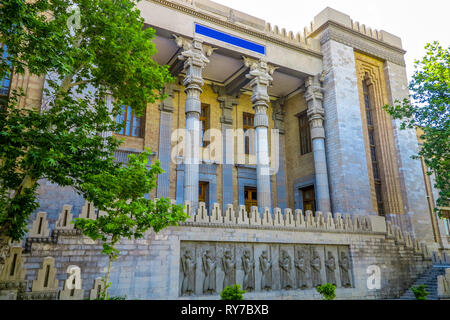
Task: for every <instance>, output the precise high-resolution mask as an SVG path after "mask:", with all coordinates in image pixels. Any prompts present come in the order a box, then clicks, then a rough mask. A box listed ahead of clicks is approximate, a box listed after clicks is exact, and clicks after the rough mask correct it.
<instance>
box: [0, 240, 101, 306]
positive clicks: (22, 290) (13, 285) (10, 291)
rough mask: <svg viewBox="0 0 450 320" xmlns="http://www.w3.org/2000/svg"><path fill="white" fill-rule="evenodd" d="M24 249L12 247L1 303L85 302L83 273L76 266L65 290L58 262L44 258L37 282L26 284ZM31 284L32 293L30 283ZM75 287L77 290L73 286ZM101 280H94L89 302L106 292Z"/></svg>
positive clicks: (1, 281)
mask: <svg viewBox="0 0 450 320" xmlns="http://www.w3.org/2000/svg"><path fill="white" fill-rule="evenodd" d="M22 253H23V248H22V247H11V248H10V252H9V256H8V259H7V260H6V262H5V267H4V269H3V271H2V272H1V273H0V299H5V300H83V297H84V290H83V289H82V286H81V285H82V283H81V281H82V280H81V275H80V269H79V268H78V267H77V266H73V265H71V266H69V267H68V268H67V271H66V272H67V279H66V280H65V281H64V286H63V288H62V289H61V288H60V287H59V280H58V278H57V269H56V268H55V258H53V257H45V258H43V260H42V264H41V268H40V269H39V270H38V272H37V276H36V279H34V280H25V269H24V259H25V257H24V256H23V255H22ZM28 282H30V284H31V290H29V289H28V285H27V283H28ZM74 283H75V288H73V284H74ZM103 288H104V284H103V280H102V279H101V278H97V279H95V280H94V283H93V286H92V290H90V292H89V299H90V300H95V299H97V298H98V297H99V294H100V292H101V291H102V290H103Z"/></svg>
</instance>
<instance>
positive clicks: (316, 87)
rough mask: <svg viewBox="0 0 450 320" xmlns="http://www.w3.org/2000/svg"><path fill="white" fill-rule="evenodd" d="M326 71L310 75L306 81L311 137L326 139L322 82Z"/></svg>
mask: <svg viewBox="0 0 450 320" xmlns="http://www.w3.org/2000/svg"><path fill="white" fill-rule="evenodd" d="M323 80H324V73H321V74H320V73H319V74H317V75H315V76H310V77H308V79H306V81H305V88H306V93H305V100H306V102H307V103H308V112H307V114H308V118H309V122H310V123H311V139H312V140H314V139H325V129H324V127H323V121H324V119H325V110H324V109H323V105H322V102H323V88H322V82H323Z"/></svg>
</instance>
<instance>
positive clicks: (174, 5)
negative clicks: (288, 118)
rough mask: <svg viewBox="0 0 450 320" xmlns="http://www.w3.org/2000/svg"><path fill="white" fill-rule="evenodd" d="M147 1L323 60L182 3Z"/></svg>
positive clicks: (284, 42) (310, 52) (313, 53)
mask: <svg viewBox="0 0 450 320" xmlns="http://www.w3.org/2000/svg"><path fill="white" fill-rule="evenodd" d="M147 1H149V2H154V3H157V4H160V5H162V6H165V7H168V8H171V9H175V10H178V11H181V12H183V13H185V14H189V15H191V16H194V17H197V18H200V19H203V20H206V21H209V22H212V23H214V24H217V25H220V26H223V27H226V28H229V29H233V30H235V31H238V32H241V33H245V34H248V35H250V36H253V37H256V38H259V39H262V40H265V41H270V42H272V43H275V44H277V45H280V46H283V47H286V48H289V49H292V50H296V51H299V52H301V53H304V54H307V55H311V56H314V57H316V58H320V59H322V57H323V55H322V54H321V53H320V52H317V51H313V50H310V49H307V48H304V47H302V46H300V45H295V44H293V43H289V42H286V41H283V40H281V39H278V38H275V37H271V36H269V35H267V34H265V33H263V32H258V31H256V30H251V29H250V28H246V27H243V26H240V25H236V24H233V23H230V22H228V21H224V20H221V19H218V18H216V17H214V16H212V15H209V14H206V13H204V12H200V11H197V10H195V9H193V8H189V7H186V6H183V5H182V4H180V3H176V2H172V1H168V0H147Z"/></svg>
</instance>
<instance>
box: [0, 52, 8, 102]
mask: <svg viewBox="0 0 450 320" xmlns="http://www.w3.org/2000/svg"><path fill="white" fill-rule="evenodd" d="M0 47H1V48H2V52H3V53H2V58H3V60H7V58H8V51H7V48H6V45H4V44H0ZM7 63H8V64H9V65H10V63H9V61H7ZM10 85H11V73H10V72H8V73H7V74H6V75H5V76H4V77H3V79H0V98H3V99H5V98H7V97H8V96H9V89H10Z"/></svg>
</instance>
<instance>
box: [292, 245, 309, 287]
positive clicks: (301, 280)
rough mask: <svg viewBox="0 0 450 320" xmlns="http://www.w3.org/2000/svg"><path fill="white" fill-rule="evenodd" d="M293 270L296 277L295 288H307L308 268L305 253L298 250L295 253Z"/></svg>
mask: <svg viewBox="0 0 450 320" xmlns="http://www.w3.org/2000/svg"><path fill="white" fill-rule="evenodd" d="M295 270H296V276H297V287H298V288H300V289H306V288H308V275H307V272H308V266H307V265H306V259H305V253H304V251H303V250H298V252H297V259H296V260H295Z"/></svg>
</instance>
